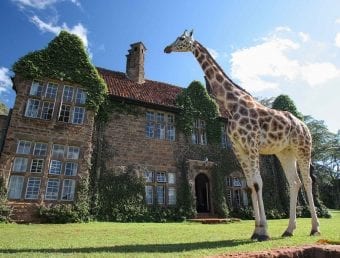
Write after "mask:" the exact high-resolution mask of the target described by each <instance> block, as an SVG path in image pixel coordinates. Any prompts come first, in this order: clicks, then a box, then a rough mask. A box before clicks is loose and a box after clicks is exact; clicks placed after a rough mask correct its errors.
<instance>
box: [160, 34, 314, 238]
mask: <svg viewBox="0 0 340 258" xmlns="http://www.w3.org/2000/svg"><path fill="white" fill-rule="evenodd" d="M192 36H193V32H192V31H191V32H188V31H184V33H183V34H182V35H181V36H179V37H178V38H177V39H176V40H175V41H174V42H173V43H172V44H170V45H169V46H167V47H166V48H165V49H164V52H165V53H171V52H192V53H193V54H194V56H195V58H196V59H197V61H198V63H199V64H200V66H201V67H202V70H203V72H204V74H205V76H206V81H207V87H208V89H209V90H208V91H209V94H210V95H211V96H212V97H213V98H214V99H215V101H216V102H217V103H218V106H219V107H220V110H221V111H223V112H225V115H226V116H227V117H228V124H227V129H228V130H227V133H228V137H229V139H230V141H231V142H232V146H233V150H234V152H235V155H236V157H237V159H238V161H239V163H240V165H241V167H242V170H243V173H244V175H245V177H246V180H247V186H248V187H249V188H250V189H251V199H252V204H253V209H254V215H255V229H254V232H253V235H252V237H251V238H252V239H257V240H258V241H263V240H268V239H269V238H270V237H269V234H268V228H267V219H266V215H265V209H264V204H263V198H262V188H263V182H262V178H261V175H260V166H259V156H260V154H262V155H269V154H274V155H276V156H277V158H278V159H279V160H280V163H281V165H282V167H283V170H284V172H285V175H286V178H287V180H288V183H289V192H290V207H289V215H290V216H289V223H288V227H287V229H286V230H285V231H284V233H283V234H282V236H284V237H286V236H292V235H293V231H294V230H295V228H296V202H297V196H298V192H299V189H300V187H301V181H300V177H299V175H298V173H297V166H298V167H299V169H300V174H301V178H302V182H303V185H304V187H305V190H306V193H307V199H308V204H309V210H310V213H311V217H312V229H311V233H310V234H311V235H318V234H320V233H319V221H318V218H317V214H316V210H315V206H314V200H313V195H312V179H311V177H310V169H311V148H312V138H311V135H310V132H309V130H308V128H307V126H306V125H305V124H304V123H303V122H302V121H301V120H299V119H298V118H296V117H295V116H293V115H292V114H291V113H289V112H285V111H278V110H273V109H270V108H268V107H265V106H263V105H262V104H260V103H259V102H257V101H256V100H255V99H254V98H253V97H252V96H251V95H250V94H249V93H248V92H247V91H245V90H244V89H242V88H241V87H240V86H238V85H237V84H235V83H234V82H233V81H232V80H231V79H230V78H229V77H228V76H227V75H226V74H225V72H224V71H223V70H222V68H221V67H220V66H219V65H218V63H217V62H216V61H215V60H214V58H213V57H212V56H211V54H210V53H209V51H207V49H206V48H205V47H204V46H203V45H201V44H200V43H199V42H198V41H196V40H194V39H193V37H192Z"/></svg>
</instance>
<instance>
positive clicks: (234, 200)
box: [226, 176, 248, 208]
mask: <svg viewBox="0 0 340 258" xmlns="http://www.w3.org/2000/svg"><path fill="white" fill-rule="evenodd" d="M243 180H244V179H243ZM226 186H227V189H226V200H227V201H228V204H229V206H230V207H234V208H239V207H246V206H248V199H247V194H246V189H245V185H244V184H243V181H242V178H241V177H239V176H229V177H226Z"/></svg>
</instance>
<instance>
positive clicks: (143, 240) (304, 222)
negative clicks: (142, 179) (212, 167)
mask: <svg viewBox="0 0 340 258" xmlns="http://www.w3.org/2000/svg"><path fill="white" fill-rule="evenodd" d="M332 216H333V217H332V218H331V219H320V224H321V226H320V228H321V233H322V235H321V236H320V237H310V236H309V232H310V229H311V221H310V219H298V221H297V223H298V225H297V229H296V231H295V234H294V236H293V237H291V238H281V237H280V236H281V234H282V233H283V231H284V230H285V228H286V226H287V224H288V220H286V219H283V220H270V221H269V223H268V224H269V233H270V235H271V237H272V239H271V240H270V241H266V242H254V241H251V240H250V239H249V238H250V235H251V233H252V231H253V228H254V221H242V222H235V223H232V224H217V225H216V224H215V225H206V224H205V225H204V224H198V223H189V222H185V223H163V224H162V223H107V222H93V223H87V224H63V225H55V224H45V225H43V224H30V225H19V224H0V257H46V256H48V257H63V256H72V257H174V256H176V257H202V256H207V255H215V254H223V253H232V252H241V251H258V250H266V249H271V248H279V247H286V246H298V245H304V244H312V243H316V242H317V241H318V240H320V239H327V240H329V241H331V242H336V243H340V210H337V211H335V210H333V211H332Z"/></svg>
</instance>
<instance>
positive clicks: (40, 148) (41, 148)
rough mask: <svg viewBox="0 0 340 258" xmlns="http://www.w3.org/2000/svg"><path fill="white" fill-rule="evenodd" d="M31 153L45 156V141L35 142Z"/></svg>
mask: <svg viewBox="0 0 340 258" xmlns="http://www.w3.org/2000/svg"><path fill="white" fill-rule="evenodd" d="M33 154H34V155H35V156H46V154H47V143H41V142H37V143H35V145H34V151H33Z"/></svg>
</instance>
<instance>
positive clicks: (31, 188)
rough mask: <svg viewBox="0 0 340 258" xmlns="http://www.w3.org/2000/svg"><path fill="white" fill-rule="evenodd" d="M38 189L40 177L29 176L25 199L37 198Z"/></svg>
mask: <svg viewBox="0 0 340 258" xmlns="http://www.w3.org/2000/svg"><path fill="white" fill-rule="evenodd" d="M39 189H40V178H38V177H30V178H29V179H28V182H27V187H26V195H25V198H26V199H38V195H39Z"/></svg>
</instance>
